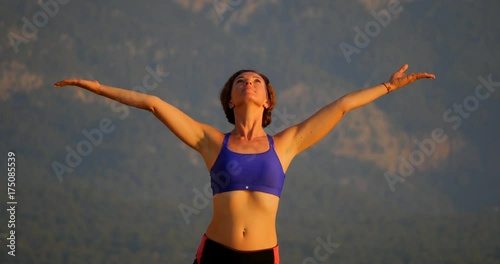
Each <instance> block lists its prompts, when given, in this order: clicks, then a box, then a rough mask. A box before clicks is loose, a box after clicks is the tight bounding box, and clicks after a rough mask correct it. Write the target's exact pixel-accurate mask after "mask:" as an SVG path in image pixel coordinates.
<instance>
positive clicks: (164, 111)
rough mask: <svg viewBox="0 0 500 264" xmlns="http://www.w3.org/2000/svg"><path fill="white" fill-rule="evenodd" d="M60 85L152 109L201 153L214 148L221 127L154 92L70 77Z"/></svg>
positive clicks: (57, 84)
mask: <svg viewBox="0 0 500 264" xmlns="http://www.w3.org/2000/svg"><path fill="white" fill-rule="evenodd" d="M54 85H55V86H56V87H62V86H68V85H72V86H78V87H81V88H84V89H86V90H88V91H91V92H93V93H96V94H98V95H101V96H104V97H107V98H110V99H112V100H115V101H118V102H120V103H123V104H126V105H128V106H132V107H136V108H140V109H144V110H148V111H150V112H151V113H153V114H154V115H155V116H156V117H157V118H158V119H159V120H160V121H162V122H163V123H164V124H165V125H166V126H167V127H168V129H170V131H172V133H174V134H175V135H176V136H177V137H178V138H179V139H180V140H182V141H183V142H184V143H185V144H186V145H188V146H190V147H191V148H193V149H195V150H197V151H198V152H200V153H202V154H203V153H204V152H206V151H210V150H209V149H210V147H211V146H212V145H213V142H214V136H220V135H219V134H222V133H221V132H219V131H218V130H217V129H215V128H213V127H211V126H208V125H206V124H202V123H199V122H197V121H196V120H194V119H192V118H191V117H190V116H188V115H186V114H185V113H183V112H182V111H180V110H179V109H177V108H176V107H174V106H173V105H170V104H169V103H167V102H165V101H163V100H161V99H160V98H159V97H157V96H154V95H148V94H143V93H138V92H135V91H130V90H126V89H121V88H116V87H110V86H105V85H101V84H100V83H99V82H97V81H88V80H79V79H69V80H62V81H59V82H56V83H55V84H54Z"/></svg>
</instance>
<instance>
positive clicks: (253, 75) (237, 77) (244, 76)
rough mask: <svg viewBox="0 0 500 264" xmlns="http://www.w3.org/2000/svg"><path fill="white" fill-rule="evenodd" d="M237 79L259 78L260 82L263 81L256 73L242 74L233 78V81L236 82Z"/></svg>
mask: <svg viewBox="0 0 500 264" xmlns="http://www.w3.org/2000/svg"><path fill="white" fill-rule="evenodd" d="M239 78H259V79H261V80H264V78H262V76H260V75H259V74H258V73H256V72H242V73H241V74H240V75H238V76H236V78H234V79H235V80H236V79H239Z"/></svg>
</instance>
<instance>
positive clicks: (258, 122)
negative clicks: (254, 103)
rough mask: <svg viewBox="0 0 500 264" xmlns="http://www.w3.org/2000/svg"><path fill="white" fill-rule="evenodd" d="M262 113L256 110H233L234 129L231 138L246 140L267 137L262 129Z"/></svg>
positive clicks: (240, 108)
mask: <svg viewBox="0 0 500 264" xmlns="http://www.w3.org/2000/svg"><path fill="white" fill-rule="evenodd" d="M262 113H263V110H262V111H256V109H255V108H254V109H248V108H246V109H244V108H242V107H238V109H236V108H235V109H234V129H233V131H232V133H231V134H232V135H233V136H237V137H242V138H245V139H247V140H251V139H252V138H256V137H262V136H265V135H267V134H266V131H264V128H263V127H262Z"/></svg>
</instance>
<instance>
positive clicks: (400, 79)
mask: <svg viewBox="0 0 500 264" xmlns="http://www.w3.org/2000/svg"><path fill="white" fill-rule="evenodd" d="M407 69H408V64H405V65H403V67H401V68H400V69H399V70H398V71H397V72H395V73H394V74H393V75H392V76H391V78H390V79H389V82H388V83H385V84H386V85H387V86H388V87H389V88H388V91H389V92H392V91H394V90H396V89H399V88H401V87H403V86H405V85H408V84H410V83H412V82H414V81H416V80H418V79H422V78H427V79H434V78H436V76H435V75H434V74H430V73H426V72H418V73H410V74H406V73H405V71H406V70H407Z"/></svg>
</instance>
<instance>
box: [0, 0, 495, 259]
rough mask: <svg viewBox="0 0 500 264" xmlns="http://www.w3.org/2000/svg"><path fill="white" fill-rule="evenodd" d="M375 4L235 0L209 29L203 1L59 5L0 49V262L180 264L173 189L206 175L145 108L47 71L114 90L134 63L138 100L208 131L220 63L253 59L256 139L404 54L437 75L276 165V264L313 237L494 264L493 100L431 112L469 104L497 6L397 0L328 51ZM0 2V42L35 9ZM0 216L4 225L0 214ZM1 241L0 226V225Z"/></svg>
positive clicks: (353, 251)
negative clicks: (13, 194)
mask: <svg viewBox="0 0 500 264" xmlns="http://www.w3.org/2000/svg"><path fill="white" fill-rule="evenodd" d="M386 6H387V2H384V1H371V2H370V1H359V2H355V1H336V2H333V1H319V2H315V3H309V2H303V1H286V2H285V1H257V2H252V3H250V2H248V3H247V1H243V2H242V3H241V4H240V5H235V6H231V8H228V9H227V10H226V11H225V12H224V13H223V15H224V16H223V17H224V19H222V21H221V19H220V16H219V15H218V14H217V11H216V9H214V6H213V5H212V2H210V1H208V2H207V1H154V0H149V1H142V2H140V3H138V2H129V1H107V2H106V3H102V2H97V1H86V2H74V1H71V2H69V3H68V4H66V5H60V6H59V8H60V9H59V12H58V13H57V14H56V15H54V16H53V17H50V19H49V21H48V23H47V25H45V26H43V27H40V28H39V29H38V33H37V36H36V38H34V39H30V40H29V41H28V42H27V43H21V44H19V46H18V48H19V51H18V52H17V53H16V52H15V51H14V50H13V48H12V47H11V45H10V43H9V39H8V38H2V39H1V40H0V55H1V56H0V67H1V72H0V113H1V114H0V115H1V118H0V123H1V126H0V135H1V136H2V138H3V139H4V140H2V141H1V142H0V149H1V150H2V151H3V153H6V152H7V151H8V150H10V151H15V152H16V154H17V157H18V159H17V165H18V170H17V174H18V177H17V183H16V184H17V186H18V187H17V188H18V199H19V209H18V211H17V214H18V219H19V220H18V221H19V227H18V229H17V231H18V234H19V235H18V240H17V243H18V244H17V245H18V258H17V259H12V258H10V257H9V256H8V255H6V254H4V253H5V251H2V254H1V255H0V262H1V263H4V262H5V263H9V261H10V262H12V263H16V261H19V262H20V263H115V262H116V263H137V262H149V263H160V262H162V263H163V262H167V263H181V262H186V261H192V258H193V257H194V253H195V251H196V247H197V245H198V244H197V243H198V241H199V239H200V237H201V235H202V234H203V232H204V230H205V228H206V225H207V224H208V221H209V220H210V215H211V208H210V206H208V205H207V206H203V208H199V209H197V211H199V212H197V214H193V215H191V216H190V217H189V221H190V222H189V223H186V222H185V220H186V219H185V218H184V217H183V215H182V214H181V213H180V211H179V208H178V206H179V205H180V204H184V205H186V206H191V207H194V204H193V198H194V197H196V193H197V192H198V191H200V192H201V193H203V192H204V188H205V187H206V185H207V183H208V174H207V172H206V169H205V168H204V165H203V162H202V161H201V159H200V157H199V156H198V155H197V154H196V153H195V152H194V151H192V150H190V149H188V148H187V147H185V146H183V145H182V144H181V143H180V142H179V141H178V140H177V139H176V138H175V137H174V136H173V135H172V133H170V132H169V131H168V130H167V129H166V128H165V127H164V126H163V125H162V124H161V123H160V122H158V121H157V120H156V119H155V118H154V116H152V115H151V114H149V113H147V112H144V111H140V110H136V109H127V108H124V107H122V106H119V105H116V104H113V103H112V102H110V101H109V100H104V99H102V98H99V97H97V96H96V95H93V94H90V93H85V92H82V91H79V90H77V89H75V88H64V89H56V88H53V87H52V83H53V82H55V81H57V80H59V79H61V78H67V77H81V78H95V79H98V80H99V81H101V82H102V83H106V84H110V85H116V86H121V87H125V88H128V89H134V88H137V86H143V84H142V82H143V78H145V76H148V75H151V74H152V73H151V72H154V74H153V75H154V76H156V78H157V79H158V80H160V79H161V80H160V81H157V82H158V86H157V87H156V88H154V89H152V90H149V91H147V92H149V93H152V94H155V95H158V96H160V97H161V98H163V99H165V100H167V101H169V102H171V103H173V104H175V105H176V106H178V107H179V108H181V109H182V110H184V111H186V112H187V113H188V114H190V115H192V116H193V117H195V118H196V119H198V120H200V121H203V122H206V123H209V124H212V125H214V126H216V127H217V128H219V129H221V130H223V131H228V130H229V129H230V126H229V125H228V124H227V122H226V121H225V120H224V117H223V113H222V111H221V107H220V104H219V103H218V101H217V98H218V93H219V90H220V88H221V86H222V84H223V83H224V81H225V79H226V78H227V76H229V75H230V74H231V73H233V72H234V71H236V70H238V69H240V68H256V69H258V70H260V71H262V72H264V73H266V74H267V75H268V76H269V77H270V78H271V81H272V82H273V84H274V86H275V87H276V88H277V92H278V105H277V107H276V109H275V112H274V117H273V118H274V123H273V125H272V126H270V127H269V129H268V132H269V133H270V134H274V133H276V132H278V131H279V130H280V129H281V128H283V127H284V126H288V125H291V124H294V123H297V122H300V121H301V120H303V119H304V118H306V117H307V116H309V115H310V114H312V113H313V112H314V111H316V110H317V109H319V108H320V107H321V106H323V105H325V104H326V103H328V102H331V101H332V100H335V99H336V98H338V97H340V96H342V95H343V94H345V93H347V92H350V91H354V90H356V89H359V88H362V87H365V86H369V85H373V84H377V83H379V82H382V81H384V80H386V79H387V78H388V76H389V75H390V74H391V73H392V72H393V71H394V70H396V69H397V67H399V66H400V65H401V64H402V63H409V64H410V70H416V71H420V70H425V71H432V72H435V73H436V74H437V76H438V78H437V79H436V80H433V81H428V80H424V81H422V82H419V83H417V84H414V85H412V86H411V87H408V88H407V89H404V90H402V91H398V92H395V93H394V94H390V95H388V96H386V97H384V98H381V99H380V100H378V101H377V102H375V103H373V104H370V105H368V106H366V107H363V108H361V109H357V110H354V111H352V112H350V113H348V114H347V115H346V116H345V118H344V119H343V120H342V121H341V122H340V123H339V125H338V127H336V128H335V130H334V131H333V132H332V133H331V134H329V135H328V136H327V137H326V138H325V139H323V140H322V141H321V142H320V144H318V145H316V146H314V147H313V148H311V149H310V150H308V151H307V152H305V153H303V154H301V155H299V156H298V157H297V158H296V159H295V161H294V163H293V164H292V166H291V167H290V169H289V171H288V173H287V181H286V183H285V189H284V191H283V197H282V198H283V199H282V202H281V205H280V211H279V214H278V232H279V235H280V245H281V250H282V252H283V253H282V259H283V262H284V263H302V260H303V259H305V258H306V257H310V256H313V254H314V248H315V247H316V246H317V242H316V241H317V240H316V239H317V238H318V237H322V238H323V239H326V237H327V236H328V235H330V236H331V238H332V241H334V242H336V243H340V247H339V248H338V250H336V253H334V254H332V255H330V257H329V258H328V260H327V261H326V262H327V263H330V262H335V263H367V262H369V263H393V262H394V263H444V262H446V261H449V262H451V263H498V261H499V255H498V251H499V249H500V241H499V240H498V235H499V230H498V218H499V216H498V206H499V205H500V203H499V201H500V196H499V195H498V193H497V190H498V186H500V183H499V179H498V172H499V170H498V162H497V161H499V155H498V150H497V149H498V147H499V141H498V140H496V135H497V134H498V132H499V125H498V124H497V122H495V121H496V119H495V114H494V113H496V112H498V111H497V110H499V104H498V101H499V100H498V99H499V95H498V93H497V92H493V93H492V94H491V96H490V97H489V98H487V99H484V100H481V101H478V102H479V105H478V107H477V109H476V110H474V111H472V112H470V116H469V117H467V118H461V121H462V123H461V125H460V126H459V127H458V128H456V129H454V128H453V127H454V126H453V125H455V124H456V123H455V122H456V121H453V122H450V121H446V120H444V119H443V114H444V112H445V111H447V110H448V109H453V105H454V104H464V100H465V98H468V96H471V95H474V94H475V89H476V86H477V85H478V84H480V82H479V80H478V76H483V77H487V76H488V75H489V74H491V75H492V79H493V80H494V81H495V82H496V81H497V80H500V74H499V72H498V69H497V68H496V67H495V66H494V65H495V62H496V61H498V59H499V54H498V52H496V45H495V44H496V43H498V40H499V38H498V37H499V36H498V33H499V32H500V30H499V29H498V25H497V23H494V17H495V15H496V14H495V10H498V4H497V3H496V2H493V1H484V2H480V3H479V2H477V1H474V2H472V1H460V3H457V1H453V2H452V1H440V2H436V3H432V4H430V3H422V2H403V3H402V7H403V10H402V11H401V12H400V13H399V14H398V15H395V16H392V18H391V19H392V20H391V22H390V23H389V24H388V25H387V26H386V27H385V28H383V29H381V31H380V34H378V35H377V36H375V37H373V38H371V40H370V44H369V45H367V47H365V48H361V49H360V53H359V54H356V53H355V54H353V55H352V56H351V59H352V60H351V62H350V63H349V62H348V61H347V60H346V57H345V56H344V54H343V53H342V50H341V49H340V48H339V45H340V44H341V43H342V42H345V43H350V44H351V45H354V38H355V35H356V32H355V31H354V27H356V26H357V27H359V28H363V27H364V26H365V25H366V23H368V22H370V21H374V17H373V16H372V15H371V14H370V10H371V9H373V10H375V11H376V12H379V11H380V10H381V8H384V7H386ZM0 10H1V11H0V12H1V13H2V16H1V17H2V23H1V24H0V29H1V32H4V33H5V34H4V36H7V35H8V33H9V32H17V34H18V35H19V34H22V24H23V21H22V18H23V17H26V18H27V19H32V17H33V14H36V13H37V12H40V10H42V8H41V7H40V6H39V5H37V4H36V3H34V2H33V3H32V2H9V3H3V4H2V9H0ZM219 12H220V10H219ZM154 80H156V79H154ZM286 114H288V116H287V115H286ZM453 116H457V114H454V115H453ZM103 119H109V120H110V122H111V124H112V125H113V126H114V130H113V131H112V132H110V133H103V138H102V141H101V142H100V143H99V144H96V145H93V147H92V151H91V153H90V154H89V155H87V156H85V157H82V160H81V162H80V163H79V164H78V165H77V166H76V167H75V168H73V171H72V172H71V173H65V174H64V175H62V176H61V177H59V178H58V177H57V176H56V173H55V172H54V169H53V167H52V164H54V162H59V163H61V164H66V165H67V161H66V160H65V159H66V157H67V155H68V153H69V150H68V148H70V149H73V150H75V149H77V147H78V144H79V143H80V142H83V141H85V140H88V139H87V137H86V136H85V133H87V132H89V131H94V129H98V128H99V123H100V122H101V121H102V120H103ZM436 128H442V129H443V130H444V131H445V132H446V135H447V136H448V140H446V141H445V142H443V143H440V144H436V150H435V151H434V152H433V153H432V154H431V155H427V156H425V161H424V162H423V163H422V165H420V166H415V171H414V172H413V173H411V175H409V176H408V177H406V178H405V182H403V183H397V184H396V185H395V186H394V187H395V191H394V192H392V191H391V189H390V188H389V186H388V184H387V181H386V179H385V178H384V173H386V171H391V172H393V173H397V172H398V166H400V165H401V163H400V162H401V160H400V157H402V158H406V159H408V157H409V155H410V153H411V152H412V151H415V150H418V146H416V144H415V139H418V140H424V139H426V138H430V137H431V133H432V131H433V130H434V129H436ZM83 131H87V132H85V133H84V132H83ZM5 169H6V164H5V162H4V163H0V170H2V171H5ZM60 179H62V181H60ZM4 182H5V181H4ZM1 186H3V187H2V188H1V191H0V196H1V197H6V196H7V194H6V187H5V184H2V185H1ZM5 199H6V198H4V200H5ZM209 199H210V198H209V197H208V198H203V199H202V201H209ZM464 209H467V210H464ZM0 221H1V222H3V223H6V221H7V218H6V215H4V214H2V215H0ZM7 232H8V230H7V228H6V225H1V227H0V233H2V234H6V233H7ZM0 240H1V241H3V242H5V239H4V237H1V238H0ZM188 263H189V262H188Z"/></svg>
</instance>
